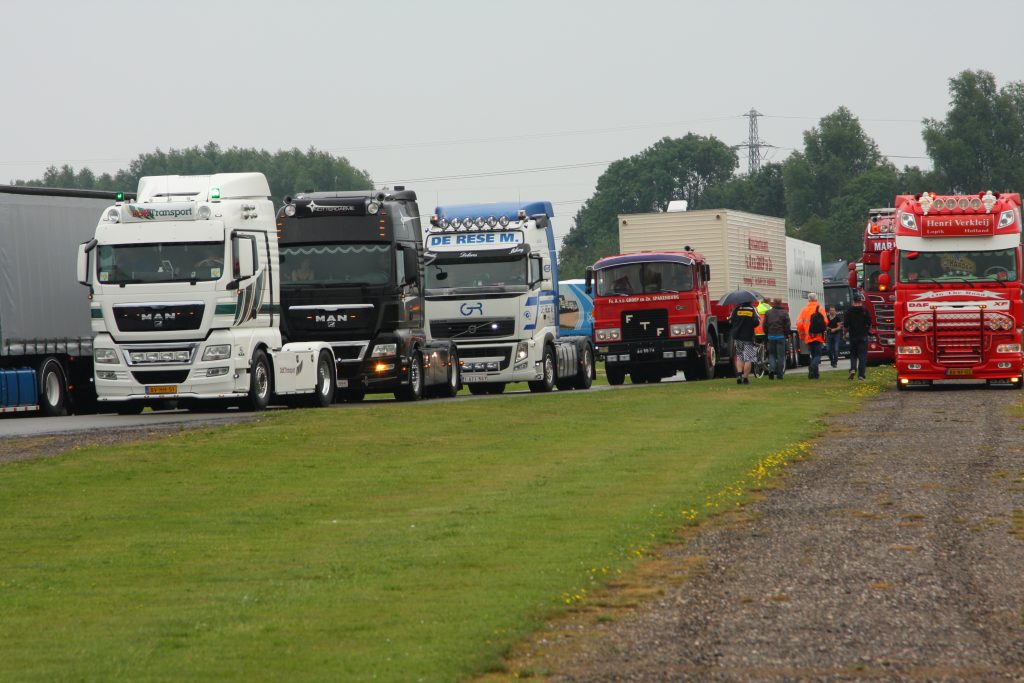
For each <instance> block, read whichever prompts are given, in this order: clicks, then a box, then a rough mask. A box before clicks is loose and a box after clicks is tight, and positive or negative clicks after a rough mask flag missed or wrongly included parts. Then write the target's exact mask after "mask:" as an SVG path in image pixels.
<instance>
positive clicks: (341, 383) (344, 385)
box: [335, 379, 348, 389]
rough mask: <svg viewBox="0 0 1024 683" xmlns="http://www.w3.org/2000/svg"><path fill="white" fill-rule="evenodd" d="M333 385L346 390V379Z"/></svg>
mask: <svg viewBox="0 0 1024 683" xmlns="http://www.w3.org/2000/svg"><path fill="white" fill-rule="evenodd" d="M335 384H336V385H337V386H338V388H339V389H348V380H347V379H339V380H338V381H337V382H335Z"/></svg>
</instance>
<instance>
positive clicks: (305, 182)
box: [14, 142, 373, 205]
mask: <svg viewBox="0 0 1024 683" xmlns="http://www.w3.org/2000/svg"><path fill="white" fill-rule="evenodd" d="M246 171H260V172H262V173H263V175H265V176H266V177H267V182H268V183H269V184H270V191H271V193H272V195H273V200H274V204H275V205H278V204H281V203H282V202H283V200H284V197H285V196H287V195H294V194H296V193H298V192H316V191H321V190H336V189H345V190H364V189H372V188H373V180H372V179H371V178H370V174H369V173H367V172H366V171H363V170H360V169H357V168H354V167H353V166H352V164H350V163H349V162H348V160H347V159H345V158H344V157H337V156H334V155H333V154H331V153H329V152H325V151H322V150H317V149H315V148H310V149H309V150H307V151H305V152H303V151H301V150H299V149H288V150H281V151H278V152H276V153H274V154H271V153H270V152H268V151H266V150H262V149H252V148H241V147H231V148H230V149H222V148H221V147H220V146H219V145H217V144H216V143H214V142H208V143H207V144H206V145H204V146H203V147H189V148H186V149H171V150H170V151H167V152H163V151H161V150H159V149H158V150H156V151H155V152H151V153H148V154H140V155H139V156H138V157H137V158H136V159H134V160H133V161H132V162H131V163H130V164H129V165H128V168H126V169H121V170H119V171H117V173H114V174H110V173H104V174H102V175H99V176H97V175H96V174H95V173H93V172H92V171H91V170H90V169H89V168H88V167H85V168H82V169H79V170H75V169H74V168H73V167H71V166H69V165H67V164H65V165H63V166H61V167H59V168H58V167H56V166H50V167H49V168H47V169H46V171H45V173H43V177H42V178H36V179H33V180H17V181H15V182H14V184H15V185H35V186H42V187H63V188H75V189H82V190H111V191H133V190H134V189H135V188H136V187H138V185H139V178H142V177H144V176H153V175H209V174H212V173H233V172H246Z"/></svg>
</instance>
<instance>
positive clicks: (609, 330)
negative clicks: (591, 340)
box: [594, 327, 622, 342]
mask: <svg viewBox="0 0 1024 683" xmlns="http://www.w3.org/2000/svg"><path fill="white" fill-rule="evenodd" d="M594 335H595V336H596V337H597V341H598V342H613V341H619V340H620V339H622V331H621V330H620V329H619V328H618V327H606V328H604V329H602V330H595V331H594Z"/></svg>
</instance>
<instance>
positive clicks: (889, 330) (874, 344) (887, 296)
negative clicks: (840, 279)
mask: <svg viewBox="0 0 1024 683" xmlns="http://www.w3.org/2000/svg"><path fill="white" fill-rule="evenodd" d="M869 216H870V217H869V219H868V224H867V226H866V227H865V228H864V251H863V253H862V254H861V257H860V259H859V260H858V261H857V264H856V266H855V270H854V271H851V273H850V286H851V287H854V288H858V289H860V292H861V294H863V295H864V306H865V307H866V308H867V309H868V310H869V311H871V319H872V320H873V321H874V323H875V331H876V334H872V335H871V336H870V337H869V338H868V363H869V364H870V365H878V364H880V363H891V362H893V360H895V358H896V329H895V325H894V322H893V306H894V305H895V302H896V294H895V292H893V291H892V288H891V287H890V286H887V287H885V288H882V287H880V286H879V284H878V280H879V276H880V275H881V274H882V272H883V271H882V269H881V266H880V260H881V256H882V252H884V251H886V250H888V249H892V248H893V247H894V246H895V244H896V242H895V240H896V209H893V208H885V209H871V211H870V212H869ZM889 278H890V280H891V278H892V273H891V272H890V273H889Z"/></svg>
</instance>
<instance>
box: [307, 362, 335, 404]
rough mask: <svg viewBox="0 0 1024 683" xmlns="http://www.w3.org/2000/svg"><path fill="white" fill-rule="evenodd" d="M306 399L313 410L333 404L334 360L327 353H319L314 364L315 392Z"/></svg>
mask: <svg viewBox="0 0 1024 683" xmlns="http://www.w3.org/2000/svg"><path fill="white" fill-rule="evenodd" d="M308 398H309V401H308V402H309V405H310V406H311V407H313V408H326V407H327V406H329V405H331V404H332V403H334V360H333V359H332V358H331V354H329V353H327V351H323V350H322V351H320V358H319V359H318V360H317V363H316V390H315V391H314V392H313V395H312V396H310V397H308Z"/></svg>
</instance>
